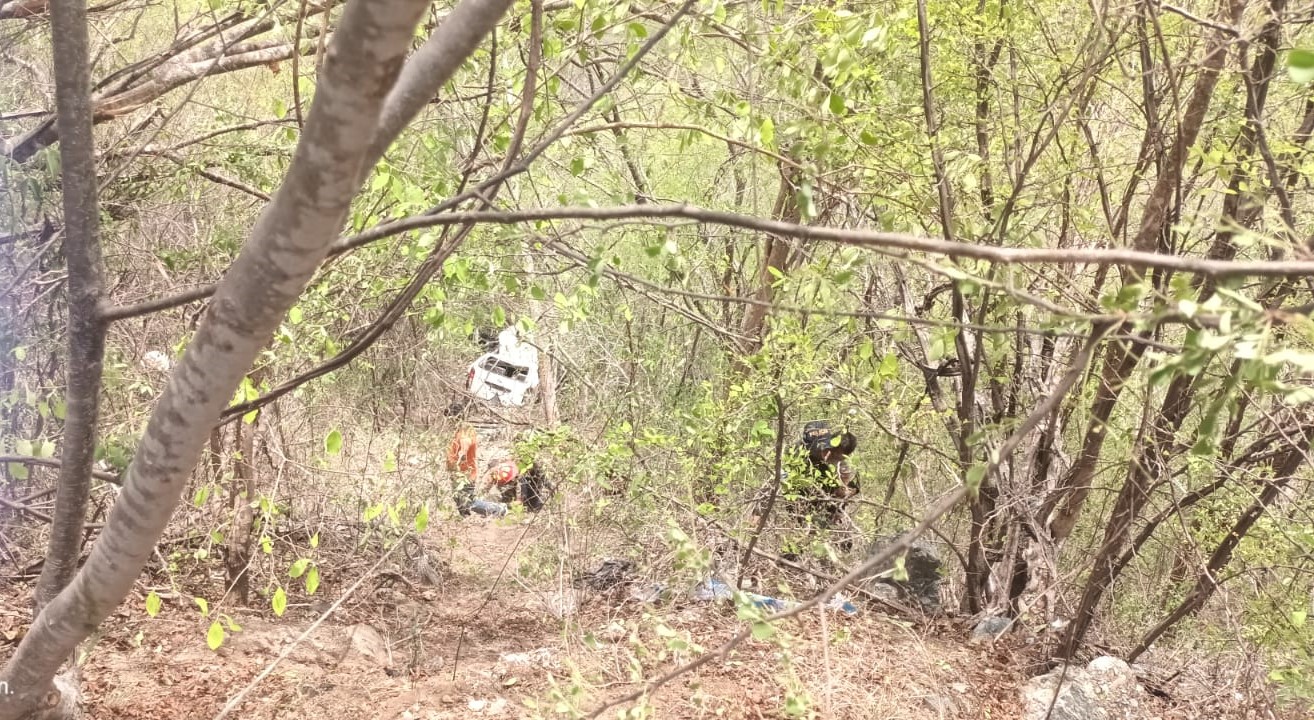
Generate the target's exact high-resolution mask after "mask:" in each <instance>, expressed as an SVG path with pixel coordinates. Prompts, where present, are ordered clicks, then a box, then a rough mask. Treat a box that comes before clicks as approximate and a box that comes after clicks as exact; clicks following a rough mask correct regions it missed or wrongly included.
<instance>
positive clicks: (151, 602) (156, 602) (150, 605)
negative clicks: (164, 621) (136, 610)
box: [146, 590, 160, 617]
mask: <svg viewBox="0 0 1314 720" xmlns="http://www.w3.org/2000/svg"><path fill="white" fill-rule="evenodd" d="M146 614H147V615H150V616H151V617H155V616H156V615H159V614H160V596H159V595H156V594H155V591H154V590H152V591H151V592H150V594H149V595H147V596H146Z"/></svg>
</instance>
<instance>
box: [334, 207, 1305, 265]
mask: <svg viewBox="0 0 1314 720" xmlns="http://www.w3.org/2000/svg"><path fill="white" fill-rule="evenodd" d="M645 218H646V219H672V218H674V219H685V220H692V221H696V222H702V223H710V224H714V225H725V226H727V227H737V228H742V229H745V230H753V231H756V232H765V233H773V234H776V235H783V236H788V237H793V238H799V239H801V240H820V241H826V242H834V243H839V244H841V245H852V246H854V247H863V248H869V249H878V250H882V251H885V252H888V253H890V254H891V255H894V256H896V257H907V255H906V254H903V253H925V254H928V255H941V256H944V257H953V258H971V259H976V260H984V261H987V262H993V263H1000V264H1003V265H1025V264H1038V265H1060V266H1074V265H1116V266H1125V267H1129V268H1140V269H1163V270H1175V271H1178V272H1186V273H1195V274H1199V275H1206V276H1209V277H1218V278H1224V277H1245V276H1257V277H1299V276H1304V275H1311V274H1314V261H1308V260H1289V261H1282V262H1270V261H1263V260H1229V261H1218V260H1207V259H1199V258H1186V257H1177V256H1173V255H1165V254H1161V253H1155V252H1144V251H1139V250H1125V249H1120V248H1111V249H1084V248H1069V249H1047V248H1005V247H992V246H986V245H975V244H972V243H965V242H949V241H947V240H942V239H940V238H929V237H923V236H918V235H910V234H907V233H894V232H881V231H874V230H851V229H843V228H827V227H817V226H811V225H798V224H794V223H788V222H782V221H779V220H767V219H764V218H757V217H752V216H750V215H741V214H739V213H732V212H726V211H723V210H709V209H706V208H701V207H698V206H696V205H689V204H684V205H619V206H615V207H610V208H590V207H550V208H529V209H524V210H486V211H463V212H453V213H446V214H443V215H417V216H412V217H409V218H403V219H401V220H397V221H394V222H390V223H386V224H383V225H379V226H377V227H374V228H371V229H370V230H366V231H365V232H362V233H360V234H358V235H353V236H351V237H347V238H343V239H341V240H339V241H338V242H336V243H334V246H333V252H335V253H340V252H344V251H346V250H349V249H352V248H356V247H360V246H362V245H367V244H369V243H371V242H374V241H375V240H380V239H382V238H386V237H390V236H393V235H397V234H400V233H403V232H409V231H411V230H421V229H424V228H430V227H438V226H443V225H458V224H464V223H468V222H476V223H491V224H499V225H513V224H518V223H526V222H531V221H536V220H634V219H645ZM898 251H902V253H900V252H898Z"/></svg>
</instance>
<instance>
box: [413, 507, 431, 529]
mask: <svg viewBox="0 0 1314 720" xmlns="http://www.w3.org/2000/svg"><path fill="white" fill-rule="evenodd" d="M427 527H429V503H425V504H423V505H421V506H420V511H419V512H418V513H415V532H418V533H422V532H424V530H425V528H427Z"/></svg>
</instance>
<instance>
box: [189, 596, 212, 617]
mask: <svg viewBox="0 0 1314 720" xmlns="http://www.w3.org/2000/svg"><path fill="white" fill-rule="evenodd" d="M192 602H194V603H196V606H197V607H199V608H201V615H203V616H205V617H209V616H210V603H209V602H207V601H206V599H205V598H203V597H194V598H192Z"/></svg>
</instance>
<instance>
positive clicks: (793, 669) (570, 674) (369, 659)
mask: <svg viewBox="0 0 1314 720" xmlns="http://www.w3.org/2000/svg"><path fill="white" fill-rule="evenodd" d="M528 529H529V525H526V524H511V523H507V522H505V521H501V522H499V521H494V520H486V519H481V518H476V519H465V520H442V521H435V522H434V524H433V525H431V526H430V528H429V529H428V531H427V532H426V533H425V534H424V542H425V544H426V546H427V548H428V550H429V551H430V553H431V554H432V556H435V557H441V558H443V564H444V565H445V567H444V568H443V569H442V578H441V582H440V583H439V584H437V585H430V586H426V585H423V584H417V583H415V582H411V581H409V580H406V579H399V578H398V577H397V576H396V575H393V574H390V573H388V572H383V573H374V574H373V575H374V576H373V577H367V576H366V574H365V571H364V570H363V569H362V571H361V572H359V573H355V572H352V573H350V575H351V577H347V578H341V579H335V578H333V574H334V573H332V572H330V571H328V570H326V571H325V581H324V587H323V588H322V589H321V590H320V591H319V593H318V594H319V595H323V596H324V597H325V598H326V599H328V600H329V601H331V600H333V599H337V597H339V596H340V595H341V593H342V591H343V590H345V589H346V588H347V586H349V585H350V584H351V582H353V581H354V580H356V579H359V578H365V581H364V582H363V583H362V585H361V586H360V588H359V589H358V590H357V591H356V592H355V593H352V594H351V595H350V596H349V597H348V598H347V599H346V600H344V602H343V603H342V604H341V606H340V607H338V608H337V609H336V610H335V611H334V612H333V614H332V615H331V616H330V617H329V619H328V620H327V621H326V622H324V623H323V624H321V625H320V626H319V627H317V628H316V629H315V630H314V632H312V633H310V634H309V636H308V637H306V638H304V639H302V640H301V641H300V642H297V638H298V637H299V636H301V635H302V634H303V633H304V632H305V631H306V630H307V629H308V628H310V627H311V624H312V623H313V622H314V620H315V618H317V617H318V615H319V613H320V612H322V611H323V610H324V609H325V608H324V607H323V606H322V605H321V606H318V607H313V606H310V605H308V604H303V605H300V606H298V605H292V606H290V607H289V609H288V611H287V612H286V614H284V616H283V617H281V618H276V617H274V615H273V613H272V611H270V610H268V604H267V603H263V601H261V602H262V603H263V604H264V608H265V609H263V610H255V609H252V610H249V611H240V610H239V611H236V612H234V611H233V610H225V611H224V612H227V613H228V614H229V615H230V616H231V617H232V618H233V619H234V620H235V621H236V622H237V624H238V625H240V627H241V629H240V631H236V632H231V633H229V634H228V636H227V638H226V640H225V642H224V643H223V645H222V646H221V647H220V648H219V649H218V650H217V651H211V650H210V649H209V648H208V647H207V645H206V638H205V635H206V632H205V631H206V627H208V625H209V620H206V619H203V618H201V617H200V614H199V613H198V611H197V608H196V606H195V605H191V604H190V602H184V601H183V599H181V598H180V599H178V600H171V601H168V602H166V603H165V604H164V608H163V609H162V611H161V612H160V613H159V614H158V615H157V616H156V617H154V618H152V617H149V616H147V614H146V613H145V612H144V610H143V609H142V608H143V602H142V601H143V599H144V592H139V593H137V594H136V595H135V596H134V597H133V598H132V599H131V600H130V602H129V603H127V604H125V605H124V606H123V608H122V609H121V611H120V612H119V614H118V615H117V616H116V617H113V618H111V620H110V621H108V622H107V623H106V624H105V626H104V628H105V631H104V634H103V635H102V636H101V637H100V638H99V641H98V642H97V644H96V645H95V647H94V648H93V649H92V650H91V653H90V656H89V658H88V659H87V662H86V666H85V668H84V690H85V694H86V699H87V703H88V711H89V714H90V717H92V718H122V719H124V720H132V719H137V718H142V719H145V718H150V719H152V720H155V719H158V718H162V717H167V718H176V719H187V720H190V719H192V718H196V719H200V718H206V719H209V718H215V717H216V716H218V714H219V713H220V711H221V709H222V708H223V707H224V706H225V704H226V703H227V702H229V700H230V699H231V698H233V697H235V696H236V695H237V694H238V693H239V692H241V691H242V690H243V689H244V688H247V687H248V686H249V685H251V683H253V682H254V681H256V679H257V677H258V676H261V675H262V674H265V676H264V677H263V678H262V679H260V680H259V682H258V684H255V685H254V687H253V688H252V689H251V690H250V691H249V693H248V694H246V696H245V699H244V700H243V701H242V702H241V703H240V704H239V705H238V706H236V707H235V709H234V710H233V712H232V714H231V715H229V717H232V718H242V719H244V720H264V719H266V718H268V719H270V720H272V719H274V718H286V717H293V716H295V717H303V718H358V717H371V718H387V719H393V718H398V719H401V718H406V719H416V720H424V719H436V718H466V717H473V718H478V717H490V718H493V717H503V718H519V717H582V716H583V714H582V712H579V711H587V710H588V709H591V708H593V707H595V706H596V705H597V704H598V703H599V702H601V701H604V700H606V699H609V698H614V697H617V696H620V695H624V694H626V693H629V692H632V691H634V690H635V689H637V688H638V685H635V684H633V682H632V672H634V667H635V666H636V665H637V664H641V667H642V668H643V675H644V677H647V678H652V677H654V676H656V675H659V674H660V673H662V672H665V671H666V670H669V669H670V668H671V667H674V664H675V661H676V660H679V659H684V660H687V659H688V657H685V658H678V657H674V656H672V655H671V654H670V653H669V652H665V651H666V646H665V638H659V637H658V634H657V633H655V632H654V629H655V627H656V625H657V624H658V622H660V623H663V624H664V625H665V626H666V627H668V628H670V629H671V630H673V631H674V632H675V634H676V635H677V636H681V637H684V633H685V632H686V631H687V632H688V633H689V635H688V636H687V637H689V638H690V639H691V640H692V641H693V642H695V643H697V644H698V645H700V646H701V647H703V648H707V649H711V648H715V647H716V646H717V645H719V644H720V643H722V642H723V641H724V640H726V639H728V638H729V637H730V636H732V635H733V634H735V633H736V632H738V631H739V630H740V629H742V628H743V622H742V621H740V620H738V619H736V618H735V616H734V612H733V610H732V609H731V608H728V607H725V606H723V605H713V604H706V603H686V604H678V603H677V604H674V605H670V606H663V607H653V606H648V605H639V604H637V603H635V602H633V601H630V602H623V601H621V600H619V599H616V598H606V597H602V596H594V597H591V598H582V599H578V601H577V602H573V601H570V600H568V601H567V602H566V603H565V604H566V606H567V607H566V611H565V612H564V613H563V604H562V603H561V602H560V601H557V600H554V597H557V598H559V597H562V596H561V595H555V594H551V593H549V594H544V593H542V592H539V591H535V590H532V589H530V588H529V587H528V586H527V585H524V584H522V583H521V582H520V581H518V579H517V578H515V577H514V570H515V563H516V562H517V550H518V549H519V548H520V547H521V546H522V542H523V541H524V536H525V534H526V533H527V532H528ZM490 589H491V591H490ZM321 602H323V601H321ZM5 605H7V606H9V607H17V605H11V604H9V603H5ZM572 606H573V607H572ZM217 614H218V611H217V610H216V611H215V612H214V613H213V614H212V617H213V616H214V615H217ZM17 615H18V612H17V611H13V612H12V613H10V612H9V611H3V613H0V631H3V630H5V628H6V627H7V626H12V625H14V624H15V623H16V622H17V620H18V618H17ZM563 615H565V617H566V619H565V620H563V619H562V616H563ZM823 623H824V626H823ZM784 630H785V631H787V632H788V633H789V635H788V641H787V648H788V651H787V652H785V651H782V648H781V646H779V645H777V644H775V643H773V642H770V641H756V640H752V639H750V640H749V641H747V642H745V643H744V644H742V645H740V646H739V647H738V648H737V649H735V650H734V651H733V652H731V653H730V654H729V655H728V657H726V658H725V659H724V660H715V661H713V662H710V663H708V664H706V665H703V666H702V667H701V668H699V669H698V670H697V671H696V672H693V673H690V674H688V675H684V676H682V677H680V678H678V679H676V680H675V681H673V682H671V683H670V684H669V685H667V686H665V687H664V688H663V689H661V690H660V691H658V692H657V693H656V695H655V697H653V698H652V701H651V702H652V709H653V714H652V715H651V717H656V718H713V717H721V718H783V717H798V716H800V715H799V714H791V713H790V710H791V709H792V710H794V711H801V713H802V714H801V716H803V717H808V716H811V717H823V718H882V719H885V720H900V719H907V720H923V719H925V720H932V719H934V720H946V719H949V718H954V719H957V718H964V719H965V718H1017V717H1020V715H1019V710H1020V707H1019V704H1020V702H1019V695H1018V688H1019V686H1020V684H1021V683H1022V682H1024V681H1025V677H1024V676H1023V674H1022V670H1021V668H1022V667H1023V666H1025V664H1026V662H1025V657H1024V656H1025V655H1026V651H1025V648H1020V647H1016V646H1014V647H1009V646H1006V645H1003V644H1000V645H996V646H993V647H989V646H971V645H969V644H968V643H966V642H964V639H965V635H966V633H965V632H963V630H962V629H961V628H955V627H954V626H951V625H948V624H947V623H946V624H940V625H938V626H930V627H914V626H913V625H912V624H910V623H907V622H903V621H900V620H897V619H894V618H890V617H887V616H884V615H881V614H879V613H877V612H873V611H871V610H868V609H866V608H864V609H863V610H862V611H861V612H859V614H857V615H856V616H843V615H840V614H838V613H834V612H829V613H827V614H826V617H825V618H824V619H823V618H822V617H821V615H820V613H809V614H805V615H804V616H802V617H801V618H799V619H798V620H796V621H793V622H792V623H791V624H790V625H789V626H788V627H787V628H784ZM3 634H4V633H0V637H3ZM670 635H671V633H670V632H666V637H670ZM280 657H281V658H282V659H281V660H279V661H278V662H277V664H276V665H275V666H274V667H273V669H272V671H270V670H269V667H270V665H271V663H274V662H275V661H276V660H277V659H279V658H280ZM791 697H795V698H797V697H806V698H807V701H806V703H807V705H806V708H804V707H800V706H799V705H798V704H797V701H791V699H790V698H791ZM1145 709H1146V710H1147V711H1149V710H1150V708H1145ZM809 710H810V712H809ZM616 712H617V711H616V710H615V709H613V710H612V711H610V713H608V714H607V715H606V717H616ZM1144 717H1145V718H1147V719H1148V718H1153V717H1158V718H1164V719H1165V720H1167V719H1168V718H1176V717H1191V715H1190V714H1185V713H1183V714H1179V713H1174V712H1159V711H1157V710H1156V711H1155V712H1151V713H1149V714H1147V715H1145V716H1144Z"/></svg>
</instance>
